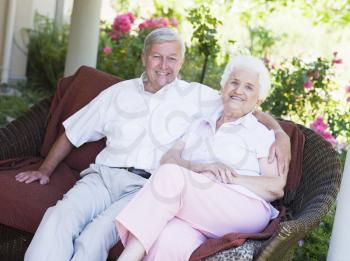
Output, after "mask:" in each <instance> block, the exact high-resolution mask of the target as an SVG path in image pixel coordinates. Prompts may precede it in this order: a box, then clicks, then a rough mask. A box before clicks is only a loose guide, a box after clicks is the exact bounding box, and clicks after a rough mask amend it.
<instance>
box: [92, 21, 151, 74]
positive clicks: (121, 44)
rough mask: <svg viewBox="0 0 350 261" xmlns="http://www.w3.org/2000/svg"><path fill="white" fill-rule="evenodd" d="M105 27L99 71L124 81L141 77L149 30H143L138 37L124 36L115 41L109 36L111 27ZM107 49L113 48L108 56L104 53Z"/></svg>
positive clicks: (101, 39) (102, 31)
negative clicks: (145, 43) (142, 55)
mask: <svg viewBox="0 0 350 261" xmlns="http://www.w3.org/2000/svg"><path fill="white" fill-rule="evenodd" d="M103 27H104V28H103V30H101V33H100V44H99V49H98V56H97V57H98V58H97V69H99V70H102V71H104V72H108V73H111V74H114V75H117V76H119V77H122V78H123V79H132V78H135V77H139V76H140V74H141V72H142V62H141V54H142V49H143V41H144V39H145V37H146V35H147V33H148V32H149V30H147V29H145V30H142V31H140V32H139V34H137V35H124V36H122V37H121V38H119V39H118V40H117V41H115V40H112V39H111V37H110V36H109V33H110V25H106V24H104V25H103ZM105 47H109V48H111V49H112V51H111V53H108V54H106V53H105V52H104V51H103V49H104V48H105Z"/></svg>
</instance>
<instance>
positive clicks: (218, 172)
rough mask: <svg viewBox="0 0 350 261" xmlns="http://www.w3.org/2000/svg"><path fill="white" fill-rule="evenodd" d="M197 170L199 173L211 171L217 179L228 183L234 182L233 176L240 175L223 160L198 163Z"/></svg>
mask: <svg viewBox="0 0 350 261" xmlns="http://www.w3.org/2000/svg"><path fill="white" fill-rule="evenodd" d="M196 171H197V172H199V173H203V172H209V173H210V174H212V175H213V176H214V177H215V178H216V180H218V181H220V182H222V183H228V184H229V183H233V178H234V177H235V176H236V175H238V174H237V172H236V171H235V170H233V169H232V168H230V167H229V166H227V165H225V164H223V163H221V162H215V163H210V164H205V163H202V164H198V166H197V167H196Z"/></svg>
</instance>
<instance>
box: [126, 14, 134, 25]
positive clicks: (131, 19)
mask: <svg viewBox="0 0 350 261" xmlns="http://www.w3.org/2000/svg"><path fill="white" fill-rule="evenodd" d="M126 15H127V16H128V17H129V21H130V23H133V22H135V16H134V14H133V13H131V12H128V13H126Z"/></svg>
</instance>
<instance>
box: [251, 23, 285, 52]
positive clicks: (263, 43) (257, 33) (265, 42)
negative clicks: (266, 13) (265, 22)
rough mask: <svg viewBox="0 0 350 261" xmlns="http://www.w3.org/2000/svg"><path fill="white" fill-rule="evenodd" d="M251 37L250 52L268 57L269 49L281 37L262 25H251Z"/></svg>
mask: <svg viewBox="0 0 350 261" xmlns="http://www.w3.org/2000/svg"><path fill="white" fill-rule="evenodd" d="M249 38H250V47H249V50H250V53H251V54H252V55H255V56H258V57H266V56H267V54H268V51H269V49H270V48H271V47H273V46H274V45H275V43H276V42H277V41H278V40H280V37H278V36H276V35H274V34H273V33H272V32H271V30H268V29H267V28H265V27H262V26H257V27H253V28H250V27H249Z"/></svg>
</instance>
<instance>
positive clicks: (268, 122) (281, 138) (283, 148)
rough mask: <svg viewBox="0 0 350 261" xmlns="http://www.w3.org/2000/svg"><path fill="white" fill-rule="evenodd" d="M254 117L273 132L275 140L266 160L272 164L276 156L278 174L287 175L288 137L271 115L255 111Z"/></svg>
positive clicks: (289, 155) (289, 157) (289, 148)
mask: <svg viewBox="0 0 350 261" xmlns="http://www.w3.org/2000/svg"><path fill="white" fill-rule="evenodd" d="M254 116H255V117H256V118H257V119H258V121H259V122H261V123H262V124H264V125H265V126H266V127H267V128H269V129H272V130H273V131H274V132H275V138H276V140H275V142H274V143H273V144H272V145H271V147H270V151H269V158H268V160H269V162H272V160H273V159H274V158H275V156H276V158H277V164H278V172H279V174H280V175H287V173H288V170H289V162H290V159H291V145H290V139H289V136H288V135H287V133H285V131H284V130H283V129H282V128H281V126H280V125H279V124H278V122H277V121H276V120H275V119H274V118H273V117H272V116H271V115H269V114H267V113H264V112H261V111H256V112H255V113H254Z"/></svg>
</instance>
